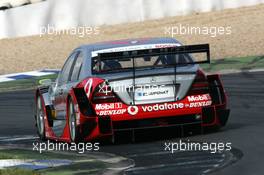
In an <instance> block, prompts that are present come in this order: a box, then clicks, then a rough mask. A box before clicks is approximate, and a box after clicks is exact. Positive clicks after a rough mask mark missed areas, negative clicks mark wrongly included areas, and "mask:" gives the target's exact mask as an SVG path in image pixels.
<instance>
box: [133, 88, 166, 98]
mask: <svg viewBox="0 0 264 175" xmlns="http://www.w3.org/2000/svg"><path fill="white" fill-rule="evenodd" d="M168 93H169V90H164V91H152V92H139V93H138V96H143V97H146V96H155V95H163V94H164V95H165V94H168Z"/></svg>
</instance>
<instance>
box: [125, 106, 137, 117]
mask: <svg viewBox="0 0 264 175" xmlns="http://www.w3.org/2000/svg"><path fill="white" fill-rule="evenodd" d="M127 112H128V113H129V114H130V115H136V114H137V113H138V107H137V106H129V107H128V108H127Z"/></svg>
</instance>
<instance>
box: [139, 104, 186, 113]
mask: <svg viewBox="0 0 264 175" xmlns="http://www.w3.org/2000/svg"><path fill="white" fill-rule="evenodd" d="M179 108H180V109H182V108H184V104H183V103H163V104H155V105H153V106H152V105H151V106H142V110H143V111H144V112H153V111H165V110H173V109H179Z"/></svg>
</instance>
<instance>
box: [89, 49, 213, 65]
mask: <svg viewBox="0 0 264 175" xmlns="http://www.w3.org/2000/svg"><path fill="white" fill-rule="evenodd" d="M192 53H206V60H201V61H193V62H190V63H184V64H202V63H210V49H209V44H198V45H184V46H174V47H165V48H154V49H142V50H132V51H122V52H107V53H98V55H97V56H96V57H94V58H95V59H97V60H98V61H99V65H100V63H101V61H103V60H111V59H117V58H118V59H119V60H121V59H126V58H132V59H133V60H134V59H135V58H140V57H147V56H159V55H173V54H192ZM176 64H181V63H176ZM99 67H100V66H99Z"/></svg>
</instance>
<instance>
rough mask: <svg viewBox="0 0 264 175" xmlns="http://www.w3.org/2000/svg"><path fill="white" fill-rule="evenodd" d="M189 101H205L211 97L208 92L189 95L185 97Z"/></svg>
mask: <svg viewBox="0 0 264 175" xmlns="http://www.w3.org/2000/svg"><path fill="white" fill-rule="evenodd" d="M187 99H188V101H189V102H194V101H207V100H211V97H210V95H209V94H203V95H191V96H188V97H187Z"/></svg>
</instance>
